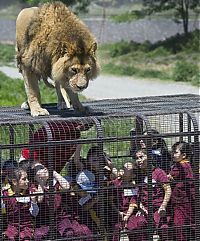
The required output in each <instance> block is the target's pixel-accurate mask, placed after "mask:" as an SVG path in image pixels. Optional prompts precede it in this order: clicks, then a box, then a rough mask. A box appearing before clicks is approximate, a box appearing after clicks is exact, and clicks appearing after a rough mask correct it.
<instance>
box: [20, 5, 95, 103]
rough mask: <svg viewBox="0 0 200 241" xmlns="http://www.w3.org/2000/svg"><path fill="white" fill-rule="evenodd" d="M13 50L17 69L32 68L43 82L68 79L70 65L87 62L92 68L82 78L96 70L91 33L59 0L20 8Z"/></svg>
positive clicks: (93, 39) (80, 64) (93, 41)
mask: <svg viewBox="0 0 200 241" xmlns="http://www.w3.org/2000/svg"><path fill="white" fill-rule="evenodd" d="M16 51H17V55H16V58H17V65H18V68H19V70H20V71H21V72H22V73H23V71H24V72H26V71H31V72H32V73H33V74H34V75H35V76H36V75H37V77H38V78H39V79H40V78H43V79H44V80H45V82H46V79H47V78H48V77H50V78H52V79H54V80H55V81H61V82H62V81H67V80H66V78H70V77H69V75H68V68H69V67H70V66H71V65H78V66H83V65H84V66H86V65H89V66H90V67H91V72H90V74H89V76H87V77H84V78H88V79H93V78H95V77H96V76H97V74H98V70H99V67H98V63H97V60H96V40H95V38H94V36H93V35H92V34H91V32H90V31H89V29H88V27H87V26H86V25H85V24H84V23H83V22H82V21H81V20H80V19H79V18H77V16H76V15H75V14H73V13H72V12H71V11H70V10H69V9H68V8H67V7H66V6H65V5H64V4H63V3H61V2H54V3H46V4H44V5H42V6H40V7H39V8H36V7H35V8H28V9H24V10H22V12H21V13H20V14H19V16H18V18H17V22H16ZM80 68H81V67H80ZM83 71H84V70H83ZM30 79H31V78H30ZM64 79H65V80H64ZM76 80H77V78H76V79H75V78H74V80H73V81H74V82H76ZM28 81H29V80H28ZM30 81H32V80H30ZM73 81H72V82H73ZM87 81H89V80H87ZM87 84H88V83H87ZM66 85H67V87H69V85H68V84H66ZM71 85H72V90H73V83H72V84H71ZM86 87H87V86H86ZM28 88H29V87H28ZM72 104H73V103H72ZM29 105H30V103H29Z"/></svg>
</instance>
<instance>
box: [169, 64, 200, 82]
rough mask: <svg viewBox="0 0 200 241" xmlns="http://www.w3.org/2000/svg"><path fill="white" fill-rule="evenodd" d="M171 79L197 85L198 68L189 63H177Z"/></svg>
mask: <svg viewBox="0 0 200 241" xmlns="http://www.w3.org/2000/svg"><path fill="white" fill-rule="evenodd" d="M172 77H173V79H174V80H175V81H183V82H193V83H196V84H198V82H199V67H198V65H196V64H193V63H190V62H186V61H178V62H177V63H176V65H175V67H174V70H173V76H172Z"/></svg>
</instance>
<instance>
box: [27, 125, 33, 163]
mask: <svg viewBox="0 0 200 241" xmlns="http://www.w3.org/2000/svg"><path fill="white" fill-rule="evenodd" d="M28 127H29V128H28V132H29V140H31V138H32V135H33V132H34V125H33V124H29V125H28ZM30 160H34V155H33V148H32V147H30Z"/></svg>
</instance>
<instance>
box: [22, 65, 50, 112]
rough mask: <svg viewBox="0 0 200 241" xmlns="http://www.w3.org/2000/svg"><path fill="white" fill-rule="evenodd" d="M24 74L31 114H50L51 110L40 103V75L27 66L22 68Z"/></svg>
mask: <svg viewBox="0 0 200 241" xmlns="http://www.w3.org/2000/svg"><path fill="white" fill-rule="evenodd" d="M22 74H23V77H24V84H25V89H26V94H27V97H28V104H29V107H30V110H31V115H32V116H39V115H49V112H48V111H47V110H46V109H43V108H42V107H41V105H40V90H39V85H38V81H39V78H38V76H37V75H36V74H35V73H33V72H32V71H30V70H28V69H26V68H23V69H22Z"/></svg>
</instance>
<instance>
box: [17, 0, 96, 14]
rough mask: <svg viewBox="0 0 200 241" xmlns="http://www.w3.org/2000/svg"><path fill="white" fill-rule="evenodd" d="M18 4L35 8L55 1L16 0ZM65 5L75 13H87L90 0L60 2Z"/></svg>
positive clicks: (63, 0) (65, 0)
mask: <svg viewBox="0 0 200 241" xmlns="http://www.w3.org/2000/svg"><path fill="white" fill-rule="evenodd" d="M18 1H19V2H20V3H27V4H28V5H29V6H37V5H38V4H42V3H46V2H55V1H57V0H18ZM60 1H61V2H63V3H65V4H66V5H67V6H71V8H72V10H73V11H74V12H75V13H80V12H82V13H86V12H88V6H89V5H90V3H91V0H60Z"/></svg>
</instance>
